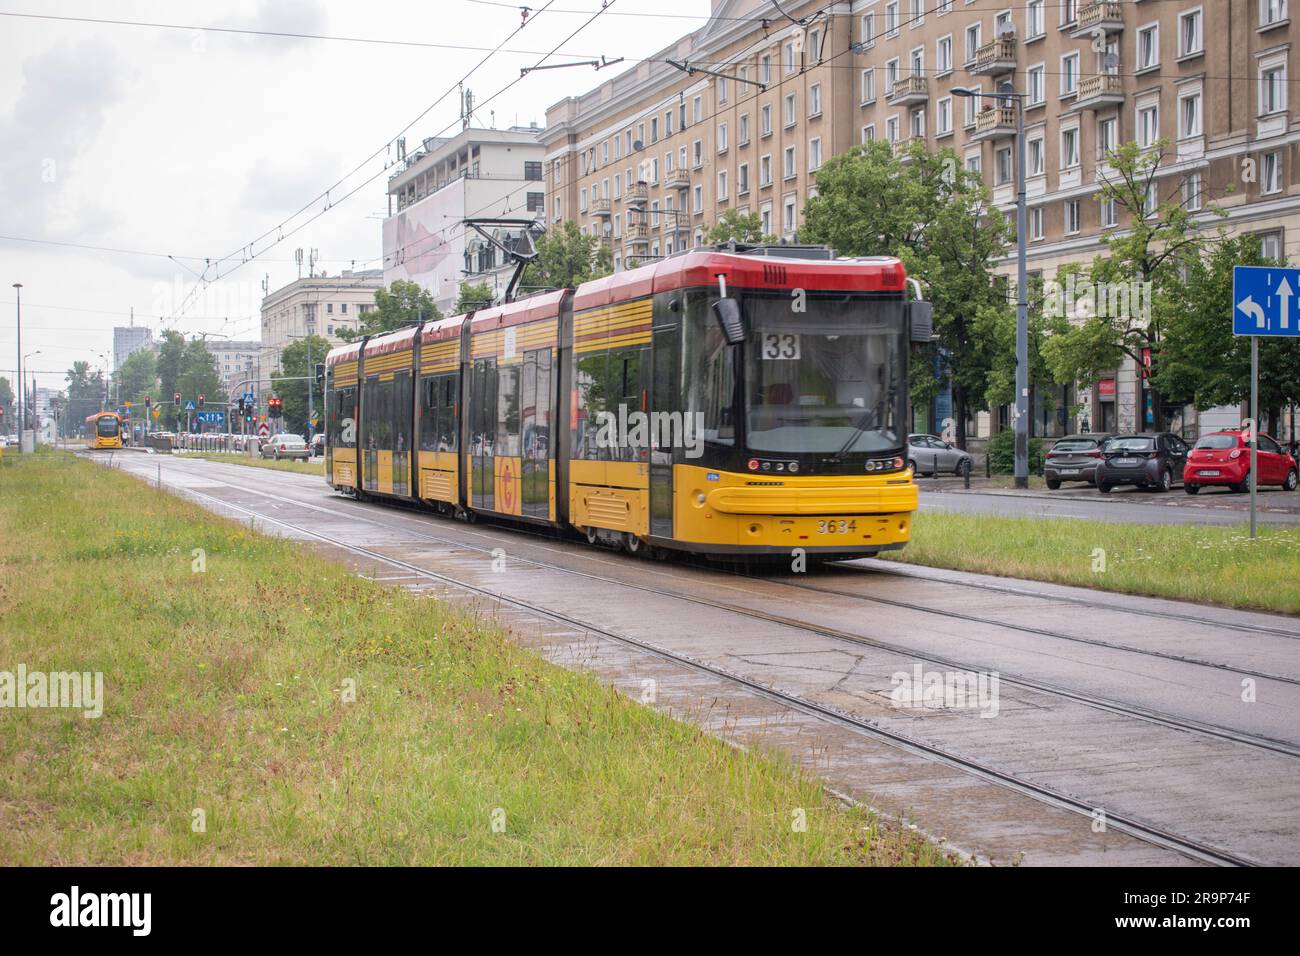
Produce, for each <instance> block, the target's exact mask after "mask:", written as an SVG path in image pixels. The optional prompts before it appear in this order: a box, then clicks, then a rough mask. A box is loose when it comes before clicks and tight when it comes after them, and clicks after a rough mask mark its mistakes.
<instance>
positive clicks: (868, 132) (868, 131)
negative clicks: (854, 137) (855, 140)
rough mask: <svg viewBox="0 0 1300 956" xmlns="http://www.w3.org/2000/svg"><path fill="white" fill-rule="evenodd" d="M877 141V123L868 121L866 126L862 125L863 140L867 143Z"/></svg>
mask: <svg viewBox="0 0 1300 956" xmlns="http://www.w3.org/2000/svg"><path fill="white" fill-rule="evenodd" d="M875 141H876V124H875V123H868V124H867V125H866V126H864V127H862V142H863V143H864V144H866V143H874V142H875Z"/></svg>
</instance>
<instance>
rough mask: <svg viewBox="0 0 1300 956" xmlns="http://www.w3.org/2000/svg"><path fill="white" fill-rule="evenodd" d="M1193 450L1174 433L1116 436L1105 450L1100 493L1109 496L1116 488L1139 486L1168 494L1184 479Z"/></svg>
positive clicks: (1098, 486)
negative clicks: (1188, 459) (1108, 493)
mask: <svg viewBox="0 0 1300 956" xmlns="http://www.w3.org/2000/svg"><path fill="white" fill-rule="evenodd" d="M1190 451H1191V449H1190V448H1188V447H1187V442H1185V441H1183V440H1182V439H1181V438H1179V437H1178V436H1177V435H1175V434H1173V433H1172V432H1141V433H1140V434H1136V435H1115V436H1114V437H1112V438H1110V439H1108V440H1107V441H1106V444H1105V445H1103V446H1102V448H1101V454H1102V459H1101V461H1100V462H1099V463H1098V465H1097V490H1098V491H1100V492H1103V493H1106V492H1109V491H1110V490H1111V489H1112V488H1114V487H1115V486H1116V485H1137V486H1138V487H1139V488H1155V489H1156V491H1168V490H1169V489H1170V488H1172V487H1173V486H1174V482H1175V481H1181V480H1182V477H1183V467H1184V466H1185V465H1186V464H1187V456H1188V454H1189V453H1190Z"/></svg>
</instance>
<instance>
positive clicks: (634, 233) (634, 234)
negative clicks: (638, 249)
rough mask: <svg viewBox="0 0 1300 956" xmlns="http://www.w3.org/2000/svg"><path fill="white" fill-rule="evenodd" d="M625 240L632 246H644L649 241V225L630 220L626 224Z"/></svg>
mask: <svg viewBox="0 0 1300 956" xmlns="http://www.w3.org/2000/svg"><path fill="white" fill-rule="evenodd" d="M627 241H628V243H629V244H631V245H634V246H644V245H645V244H646V243H648V242H649V241H650V226H649V224H648V223H644V222H631V223H628V226H627Z"/></svg>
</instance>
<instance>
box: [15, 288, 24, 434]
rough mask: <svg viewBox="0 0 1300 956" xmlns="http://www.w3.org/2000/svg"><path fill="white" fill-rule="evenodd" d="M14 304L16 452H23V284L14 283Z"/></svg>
mask: <svg viewBox="0 0 1300 956" xmlns="http://www.w3.org/2000/svg"><path fill="white" fill-rule="evenodd" d="M14 296H15V300H14V306H15V308H17V310H18V368H17V370H16V371H17V378H18V454H20V455H21V454H22V453H23V284H22V283H21V282H15V283H14Z"/></svg>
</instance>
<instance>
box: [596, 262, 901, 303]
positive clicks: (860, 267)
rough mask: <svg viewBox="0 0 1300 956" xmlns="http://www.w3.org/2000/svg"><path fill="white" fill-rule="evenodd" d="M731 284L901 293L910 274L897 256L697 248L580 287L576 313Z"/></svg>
mask: <svg viewBox="0 0 1300 956" xmlns="http://www.w3.org/2000/svg"><path fill="white" fill-rule="evenodd" d="M719 274H722V275H724V276H725V277H726V279H727V285H728V286H732V285H735V286H738V287H741V288H745V289H815V290H824V291H836V292H838V291H845V292H861V291H870V292H902V291H903V288H904V284H905V280H906V278H907V273H906V272H905V271H904V269H903V264H902V263H901V262H900V261H899V260H898V259H895V258H894V257H892V256H870V257H866V258H860V259H830V260H818V259H796V258H790V259H785V258H781V257H780V256H748V255H745V254H744V253H730V252H714V251H712V250H697V251H693V252H688V253H686V254H685V255H680V256H673V257H672V258H670V259H664V260H662V261H660V262H654V263H651V264H650V265H645V266H642V267H640V268H639V269H629V270H627V271H625V272H616V273H614V274H613V275H609V276H605V277H604V278H601V279H594V280H593V281H591V282H584V283H583V284H582V285H580V286H578V290H577V292H576V293H575V294H574V298H573V308H574V310H575V311H580V310H582V309H590V308H594V307H596V306H601V305H609V304H611V303H614V302H622V301H624V300H626V299H635V298H640V297H642V296H647V295H651V294H652V293H655V292H671V291H673V290H674V289H685V288H690V287H694V286H702V285H717V283H718V275H719Z"/></svg>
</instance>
